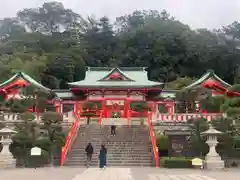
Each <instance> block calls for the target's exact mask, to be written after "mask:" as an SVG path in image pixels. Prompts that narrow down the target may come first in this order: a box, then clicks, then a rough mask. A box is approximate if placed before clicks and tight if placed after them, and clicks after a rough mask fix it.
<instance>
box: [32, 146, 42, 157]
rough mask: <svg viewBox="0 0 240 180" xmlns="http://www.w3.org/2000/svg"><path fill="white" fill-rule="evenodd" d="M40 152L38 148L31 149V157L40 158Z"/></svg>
mask: <svg viewBox="0 0 240 180" xmlns="http://www.w3.org/2000/svg"><path fill="white" fill-rule="evenodd" d="M41 154H42V150H41V148H39V147H33V148H32V149H31V156H41Z"/></svg>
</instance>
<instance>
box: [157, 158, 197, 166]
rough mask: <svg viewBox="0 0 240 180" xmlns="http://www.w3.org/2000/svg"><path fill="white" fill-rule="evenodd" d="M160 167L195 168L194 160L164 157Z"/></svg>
mask: <svg viewBox="0 0 240 180" xmlns="http://www.w3.org/2000/svg"><path fill="white" fill-rule="evenodd" d="M160 166H161V167H165V168H193V166H192V160H191V159H188V158H185V157H163V158H161V159H160Z"/></svg>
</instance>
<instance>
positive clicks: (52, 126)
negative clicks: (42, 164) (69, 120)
mask: <svg viewBox="0 0 240 180" xmlns="http://www.w3.org/2000/svg"><path fill="white" fill-rule="evenodd" d="M42 121H43V123H44V128H45V129H46V130H47V132H48V139H49V142H50V146H49V149H48V152H49V156H50V163H51V164H52V163H53V153H54V149H56V148H57V147H62V146H63V145H64V140H63V137H64V136H63V134H62V131H61V128H60V127H61V125H60V124H61V123H62V121H63V116H62V115H61V114H59V113H57V112H45V113H43V114H42Z"/></svg>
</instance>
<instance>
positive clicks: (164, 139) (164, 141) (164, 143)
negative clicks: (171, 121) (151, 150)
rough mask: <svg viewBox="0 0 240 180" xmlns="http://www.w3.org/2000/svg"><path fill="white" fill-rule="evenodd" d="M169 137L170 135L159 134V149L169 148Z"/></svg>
mask: <svg viewBox="0 0 240 180" xmlns="http://www.w3.org/2000/svg"><path fill="white" fill-rule="evenodd" d="M168 145H169V139H168V136H165V135H158V136H157V147H158V149H159V151H162V150H168Z"/></svg>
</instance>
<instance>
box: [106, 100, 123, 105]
mask: <svg viewBox="0 0 240 180" xmlns="http://www.w3.org/2000/svg"><path fill="white" fill-rule="evenodd" d="M106 104H107V105H114V104H118V105H119V106H123V105H124V100H107V103H106Z"/></svg>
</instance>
